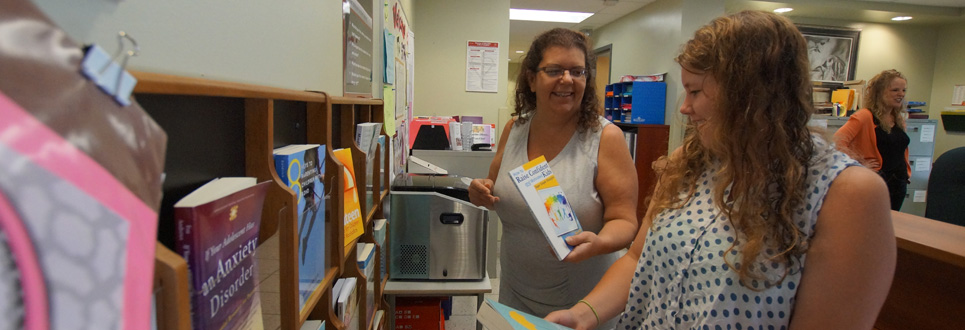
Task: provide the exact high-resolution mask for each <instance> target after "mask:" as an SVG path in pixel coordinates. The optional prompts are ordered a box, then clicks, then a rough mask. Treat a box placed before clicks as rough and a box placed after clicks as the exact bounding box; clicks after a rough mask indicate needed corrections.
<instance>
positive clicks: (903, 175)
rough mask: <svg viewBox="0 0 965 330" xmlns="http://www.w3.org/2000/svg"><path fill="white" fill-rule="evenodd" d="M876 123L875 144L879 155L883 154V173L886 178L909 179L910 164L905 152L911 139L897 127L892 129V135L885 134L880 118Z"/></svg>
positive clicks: (876, 119)
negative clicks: (907, 162)
mask: <svg viewBox="0 0 965 330" xmlns="http://www.w3.org/2000/svg"><path fill="white" fill-rule="evenodd" d="M874 121H875V140H876V141H875V142H876V144H877V146H878V153H880V154H881V173H882V174H884V175H885V177H889V176H891V177H894V178H895V179H899V180H907V179H908V167H907V166H908V164H906V163H905V162H906V160H905V150H907V149H908V143H910V142H911V139H909V138H908V134H905V130H903V129H901V127H900V126H898V125H895V126H894V127H892V128H891V133H887V132H885V130H884V129H882V128H881V123H880V122H879V121H878V118H875V119H874Z"/></svg>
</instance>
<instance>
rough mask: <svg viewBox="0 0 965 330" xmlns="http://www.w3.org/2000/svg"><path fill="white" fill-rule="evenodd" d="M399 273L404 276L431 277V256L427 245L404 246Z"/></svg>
mask: <svg viewBox="0 0 965 330" xmlns="http://www.w3.org/2000/svg"><path fill="white" fill-rule="evenodd" d="M399 248H400V252H401V254H400V256H401V257H402V258H400V259H401V260H399V261H397V262H398V263H399V271H400V272H401V273H402V274H403V275H429V255H428V253H427V247H426V246H425V245H411V244H403V245H401V246H400V247H399Z"/></svg>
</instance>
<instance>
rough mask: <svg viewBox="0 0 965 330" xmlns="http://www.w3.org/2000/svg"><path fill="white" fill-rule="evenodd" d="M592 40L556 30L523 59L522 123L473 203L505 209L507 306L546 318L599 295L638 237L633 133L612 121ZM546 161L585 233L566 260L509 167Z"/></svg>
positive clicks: (508, 131)
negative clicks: (601, 99)
mask: <svg viewBox="0 0 965 330" xmlns="http://www.w3.org/2000/svg"><path fill="white" fill-rule="evenodd" d="M590 46H591V45H590V41H589V40H588V38H587V37H586V36H584V35H583V34H581V33H578V32H575V31H571V30H567V29H561V28H558V29H553V30H550V31H547V32H544V33H543V34H541V35H540V36H538V37H537V38H536V39H535V40H534V41H533V43H532V45H531V46H530V49H529V51H528V53H527V54H526V57H525V58H524V59H523V62H522V65H521V68H520V73H519V77H518V79H517V83H516V97H515V99H516V107H515V112H514V113H513V116H514V118H513V119H511V120H510V121H509V122H508V123H506V126H505V128H504V129H503V131H502V135H501V137H500V139H499V146H498V149H497V153H496V156H495V158H494V159H493V162H492V164H491V165H490V169H489V176H488V177H487V178H485V179H476V180H473V181H472V184H471V185H470V187H469V196H470V200H471V201H472V202H473V203H474V204H476V205H479V206H485V207H488V208H490V209H495V210H496V212H497V213H498V214H499V218H500V219H501V221H502V223H503V236H502V243H501V246H500V266H501V269H502V271H501V273H500V287H499V301H500V302H501V303H504V304H506V305H509V306H511V307H514V308H517V309H520V310H523V311H526V312H529V313H532V314H534V315H538V316H545V315H546V314H547V313H549V312H550V311H553V310H557V309H560V308H564V307H569V306H572V305H573V304H575V303H577V302H578V301H579V300H580V298H582V297H583V296H585V295H586V294H587V293H589V292H590V289H592V288H593V285H595V284H596V283H597V282H598V281H599V280H600V278H601V277H602V275H603V273H604V272H605V271H606V269H607V268H608V267H609V266H610V264H612V263H613V262H614V261H615V260H616V259H617V258H618V257H619V255H620V253H619V252H618V251H620V250H622V249H624V248H626V247H627V246H628V244H629V243H630V241H631V240H632V239H633V236H634V233H635V232H636V228H637V219H636V200H637V184H636V182H637V177H636V170H635V169H634V166H633V161H632V159H631V158H630V152H629V149H628V148H627V145H626V142H625V141H624V138H623V132H622V131H621V130H620V128H618V127H616V126H615V125H611V124H610V122H609V121H607V120H606V119H604V118H603V117H602V116H601V115H600V114H601V111H600V107H599V105H598V100H597V98H596V93H595V91H594V88H593V86H595V84H594V81H593V72H592V71H591V70H589V69H588V67H589V66H590V64H591V63H592V55H591V54H590V48H589V47H590ZM539 156H544V157H545V158H546V161H547V162H548V163H549V165H550V168H551V169H552V170H553V173H554V174H555V176H556V178H557V179H558V181H559V184H560V186H561V187H562V188H563V191H564V194H565V195H566V197H567V200H568V201H569V202H570V204H571V206H572V208H573V211H574V212H575V213H576V215H577V219H578V221H579V222H580V224H581V226H582V227H583V230H584V232H583V233H581V234H578V235H576V236H573V237H570V238H569V239H568V240H567V243H568V244H569V245H571V246H574V247H575V248H574V249H573V251H572V252H571V253H570V254H569V255H568V256H567V257H566V258H565V259H564V260H563V261H559V260H558V259H557V258H556V256H555V255H554V254H553V251H552V250H551V249H550V246H549V243H548V242H547V240H546V238H545V237H544V236H543V233H542V232H541V231H540V229H539V227H538V225H537V222H536V219H535V218H534V217H533V215H532V213H531V211H530V209H529V207H527V206H526V203H525V202H524V200H523V197H522V196H521V195H520V193H519V191H518V190H517V188H516V186H515V185H514V184H513V182H512V179H511V178H510V177H509V171H510V170H512V169H514V168H517V167H519V166H521V165H523V164H524V163H527V162H529V161H530V160H533V159H535V158H538V157H539Z"/></svg>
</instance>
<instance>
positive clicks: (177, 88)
mask: <svg viewBox="0 0 965 330" xmlns="http://www.w3.org/2000/svg"><path fill="white" fill-rule="evenodd" d="M132 74H133V75H134V76H135V78H137V79H138V84H137V86H136V87H135V90H134V95H135V99H136V101H137V102H138V103H140V104H141V105H142V107H143V108H144V109H145V110H146V111H147V112H148V113H149V114H151V115H152V117H154V118H155V119H156V120H157V121H158V122H159V124H160V125H161V126H162V128H164V129H165V131H167V133H168V135H169V136H173V137H176V138H175V139H171V140H170V141H169V144H168V159H167V160H166V169H165V170H166V173H167V178H166V180H165V185H164V188H163V189H164V201H162V205H161V207H162V212H161V225H160V226H159V239H160V240H161V242H165V239H161V236H163V235H165V234H164V233H162V232H163V230H162V229H163V228H164V226H165V224H168V225H173V219H171V217H172V212H170V208H171V205H173V202H174V201H177V200H179V199H180V198H182V197H183V196H185V195H186V194H187V193H190V192H191V191H192V190H193V189H195V188H197V186H200V184H201V183H204V182H207V181H209V180H211V179H213V178H216V177H222V176H252V177H255V178H257V180H258V181H272V182H274V183H273V184H272V185H271V187H270V188H269V191H268V194H267V196H266V198H265V205H264V211H263V213H262V221H261V224H260V228H261V233H260V240H259V243H261V242H264V241H265V240H267V239H268V238H269V237H271V236H273V235H275V234H276V233H277V234H278V235H279V237H278V241H279V248H278V256H277V257H278V259H279V276H280V281H279V284H278V286H279V288H278V290H279V292H280V306H279V307H280V308H279V310H280V314H281V315H280V318H281V329H285V330H288V329H292V330H294V329H298V328H299V327H300V326H301V324H302V323H303V322H304V321H305V320H307V319H308V318H319V319H323V320H326V321H328V324H329V328H332V329H344V328H345V325H344V324H341V322H338V320H336V318H335V316H334V313H333V310H332V306H331V304H330V303H328V302H330V301H331V300H330V299H331V296H332V293H331V288H332V285H333V284H334V282H335V281H336V280H337V279H338V278H339V277H345V276H351V275H352V274H357V272H358V269H357V265H356V266H355V267H354V269H353V267H350V266H352V265H355V261H356V258H355V255H354V251H355V245H354V243H356V242H357V241H358V239H356V240H353V242H351V243H352V245H349V246H348V247H346V246H345V244H344V243H345V242H344V231H343V226H342V219H343V218H344V214H343V213H344V212H343V209H342V205H344V204H343V202H344V198H345V196H343V190H342V189H341V187H342V182H344V181H343V180H344V179H343V174H342V173H343V172H342V171H341V170H337V169H339V168H340V167H341V166H342V164H341V163H339V162H338V161H337V160H336V159H335V157H334V155H333V154H332V150H334V149H337V148H340V147H348V148H352V149H353V150H352V151H353V161H354V162H355V164H354V165H355V173H356V178H355V179H356V184H357V186H358V187H363V189H364V187H365V182H366V180H367V177H368V176H373V177H372V179H373V180H372V181H373V186H377V187H381V183H382V182H384V181H383V180H384V179H383V178H387V176H380V175H377V174H378V173H379V171H380V168H382V166H387V165H388V159H382V157H379V156H378V155H377V156H376V158H375V159H374V160H371V161H372V162H373V165H372V168H373V169H372V173H366V164H365V163H366V161H367V160H366V158H365V154H364V153H362V152H361V150H359V148H358V146H356V145H355V143H354V136H355V127H356V124H358V123H359V122H363V121H378V122H381V119H382V114H383V102H382V100H378V99H363V98H347V97H338V96H329V95H327V94H326V93H324V92H306V91H294V90H287V89H280V88H273V87H266V86H257V85H250V84H241V83H232V82H224V81H215V80H208V79H203V78H195V77H182V76H174V75H166V74H158V73H150V72H132ZM333 105H334V106H333ZM178 139H180V140H178ZM387 142H388V141H387ZM300 143H315V144H324V145H325V146H326V150H325V153H326V157H325V158H326V161H325V162H326V163H325V168H326V171H325V178H324V182H325V186H326V190H327V192H326V198H325V203H326V208H325V209H326V218H325V219H326V221H325V226H326V233H327V234H328V236H329V239H328V240H327V241H326V251H325V255H326V258H327V259H328V264H329V265H330V267H329V268H328V269H327V270H326V271H325V277H324V278H323V280H322V283H321V284H320V286H319V287H318V289H316V290H315V291H314V292H313V293H312V294H311V295H310V296H309V297H308V299H307V301H306V302H305V305H304V308H303V309H301V310H300V309H299V295H298V259H297V255H298V249H299V240H298V228H297V219H298V215H297V213H296V211H297V210H296V206H297V195H296V194H295V192H294V191H292V190H291V189H289V188H288V187H287V186H286V185H284V184H283V183H282V181H281V180H280V178H279V177H278V175H277V172H276V169H275V167H274V161H273V154H272V152H273V150H274V149H275V148H277V147H281V146H284V145H288V144H300ZM194 149H198V150H201V151H195V150H194ZM196 152H202V154H201V155H200V156H199V155H196V154H195V153H196ZM384 158H388V157H384ZM199 160H200V161H201V162H199ZM376 184H378V185H376ZM360 197H364V196H360ZM386 197H387V191H382V192H381V193H374V194H373V199H372V202H371V205H362V207H364V208H363V210H364V211H363V212H364V213H365V214H367V216H366V219H365V223H366V228H369V227H368V225H369V224H370V223H371V219H372V218H373V217H374V216H375V214H380V212H381V201H382V200H383V199H384V198H386ZM363 203H364V200H363ZM166 209H167V210H169V211H168V212H167V213H165V211H164V210H166ZM166 217H167V218H166ZM166 234H168V235H171V236H172V237H173V230H171V228H168V232H167V233H166ZM369 235H371V234H369ZM170 241H171V240H168V244H170V243H171V242H170ZM173 257H174V259H173V260H171V258H167V259H165V262H166V263H168V264H174V265H176V264H177V262H176V261H177V260H178V259H180V260H181V261H182V262H183V259H182V258H180V256H176V255H175V256H173ZM158 258H159V259H158V260H161V259H160V256H159V257H158ZM185 267H186V266H185ZM158 270H159V271H162V270H165V273H163V275H164V277H162V276H161V275H162V273H159V274H158V278H164V281H165V282H164V283H169V282H170V281H175V282H174V283H177V282H176V281H181V280H183V281H184V283H187V272H186V270H185V271H180V272H179V271H177V270H176V269H175V268H171V267H167V268H164V267H159V268H158ZM162 288H163V290H164V291H165V292H162V293H165V294H166V293H169V292H167V291H173V293H174V294H173V295H170V296H171V297H181V296H183V297H185V298H184V299H187V297H189V296H188V294H189V293H188V292H187V286H176V285H163V286H162ZM357 289H362V290H363V291H362V292H364V282H363V283H362V287H361V288H357ZM379 292H381V290H379ZM164 296H167V295H164ZM178 299H181V298H178ZM364 299H365V298H360V300H361V301H363V302H364ZM374 299H376V301H381V299H382V298H381V297H375V298H374ZM167 306H171V305H167ZM174 306H181V307H184V308H187V307H186V306H189V304H188V303H184V302H182V303H179V304H178V305H174ZM377 306H378V304H377ZM360 308H361V309H362V311H360V313H361V314H360V315H368V312H367V311H365V310H364V309H365V305H364V304H360ZM165 311H166V312H169V313H170V314H165V315H166V316H170V317H173V318H170V319H171V320H180V319H179V318H184V320H187V321H190V314H189V311H188V310H186V309H166V310H165ZM185 313H187V315H185ZM373 315H374V314H373ZM369 322H371V320H369ZM181 323H183V322H181ZM188 327H190V324H188ZM167 329H183V328H182V327H181V325H178V326H172V327H167Z"/></svg>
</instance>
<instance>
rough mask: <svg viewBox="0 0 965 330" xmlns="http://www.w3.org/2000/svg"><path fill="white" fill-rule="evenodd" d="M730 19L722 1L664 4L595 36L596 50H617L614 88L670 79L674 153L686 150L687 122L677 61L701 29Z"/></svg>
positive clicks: (682, 0) (612, 64)
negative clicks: (649, 78)
mask: <svg viewBox="0 0 965 330" xmlns="http://www.w3.org/2000/svg"><path fill="white" fill-rule="evenodd" d="M723 13H724V4H723V2H720V1H714V2H708V1H699V0H658V1H656V2H654V3H651V4H649V5H647V6H644V7H643V8H641V9H638V10H637V11H634V12H632V13H630V14H628V15H626V16H624V17H621V18H620V19H617V20H616V21H613V22H612V23H610V24H607V25H604V26H603V27H601V28H598V29H596V30H595V31H594V35H593V39H594V48H599V47H601V46H605V45H608V44H612V45H613V48H612V57H611V59H610V72H611V75H610V79H611V81H610V83H613V82H616V81H618V80H619V78H620V76H623V75H627V74H633V75H641V74H651V73H663V72H666V73H667V77H666V82H667V103H666V107H665V111H666V112H665V117H664V122H665V123H666V124H668V125H670V148H669V149H670V150H673V149H674V148H676V147H677V146H679V145H680V143H681V140H682V137H683V123H684V121H683V117H682V115H680V112H679V111H678V109H679V102H678V98H679V96H680V94H681V88H682V87H681V85H680V66H679V65H677V63H676V62H674V58H675V57H676V56H677V53H678V52H679V51H680V46H681V45H682V44H683V43H684V42H686V41H687V40H689V39H690V38H691V37H692V36H693V32H694V31H696V29H697V28H699V27H700V26H703V25H704V24H707V23H708V22H710V20H712V19H713V18H715V17H717V16H720V15H722V14H723Z"/></svg>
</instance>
